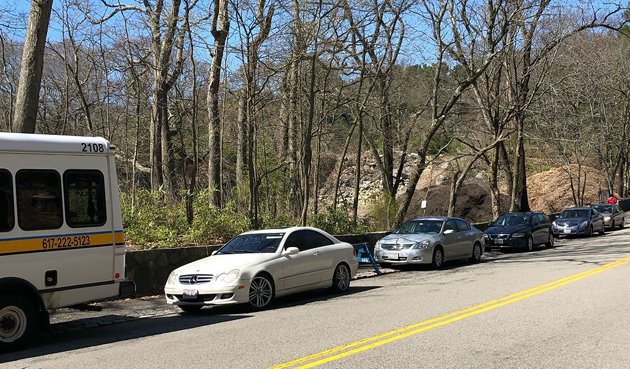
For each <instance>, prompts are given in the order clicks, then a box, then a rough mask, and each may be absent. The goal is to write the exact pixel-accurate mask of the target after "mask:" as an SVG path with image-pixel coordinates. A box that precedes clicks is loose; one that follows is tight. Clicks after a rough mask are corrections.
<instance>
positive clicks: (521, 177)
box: [510, 116, 530, 212]
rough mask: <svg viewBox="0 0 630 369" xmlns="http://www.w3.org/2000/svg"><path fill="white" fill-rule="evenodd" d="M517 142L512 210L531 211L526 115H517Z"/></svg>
mask: <svg viewBox="0 0 630 369" xmlns="http://www.w3.org/2000/svg"><path fill="white" fill-rule="evenodd" d="M516 122H517V123H516V124H517V142H516V172H515V173H514V177H513V183H512V194H511V205H510V211H523V212H526V211H529V210H530V209H529V199H528V196H527V168H526V166H525V132H524V130H525V126H524V117H522V116H520V117H519V116H517V117H516Z"/></svg>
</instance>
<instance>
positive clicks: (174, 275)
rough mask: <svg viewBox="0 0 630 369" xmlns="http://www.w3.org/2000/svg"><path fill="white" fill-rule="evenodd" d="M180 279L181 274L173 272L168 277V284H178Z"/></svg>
mask: <svg viewBox="0 0 630 369" xmlns="http://www.w3.org/2000/svg"><path fill="white" fill-rule="evenodd" d="M178 277H179V274H177V273H175V272H171V274H169V276H168V279H167V280H166V284H177V282H178V279H177V278H178Z"/></svg>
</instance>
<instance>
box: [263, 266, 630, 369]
mask: <svg viewBox="0 0 630 369" xmlns="http://www.w3.org/2000/svg"><path fill="white" fill-rule="evenodd" d="M627 263H630V257H625V258H623V259H619V260H617V261H614V262H611V263H608V264H604V265H602V266H599V267H596V268H592V269H588V270H585V271H583V272H580V273H576V274H573V275H570V276H568V277H565V278H561V279H558V280H555V281H553V282H550V283H546V284H543V285H540V286H537V287H533V288H529V289H526V290H523V291H520V292H516V293H513V294H511V295H507V296H504V297H501V298H498V299H495V300H491V301H488V302H485V303H483V304H479V305H475V306H471V307H469V308H466V309H463V310H458V311H454V312H452V313H448V314H445V315H442V316H439V317H436V318H433V319H429V320H425V321H422V322H418V323H414V324H410V325H407V326H404V327H401V328H397V329H394V330H391V331H388V332H385V333H381V334H378V335H375V336H371V337H367V338H364V339H362V340H359V341H355V342H351V343H348V344H346V345H342V346H338V347H335V348H332V349H329V350H325V351H321V352H318V353H315V354H312V355H308V356H305V357H302V358H299V359H296V360H292V361H289V362H286V363H283V364H280V365H276V366H274V367H272V368H270V369H287V368H291V369H307V368H313V367H316V366H320V365H323V364H326V363H329V362H331V361H335V360H339V359H342V358H344V357H347V356H351V355H356V354H358V353H361V352H363V351H367V350H370V349H373V348H376V347H379V346H383V345H386V344H388V343H391V342H395V341H399V340H402V339H404V338H407V337H410V336H414V335H417V334H420V333H422V332H426V331H428V330H431V329H434V328H438V327H441V326H443V325H447V324H450V323H454V322H457V321H459V320H462V319H466V318H468V317H471V316H474V315H477V314H481V313H483V312H486V311H490V310H494V309H497V308H500V307H502V306H505V305H509V304H513V303H515V302H518V301H520V300H524V299H527V298H530V297H533V296H536V295H539V294H541V293H544V292H548V291H551V290H554V289H556V288H560V287H562V286H565V285H567V284H570V283H573V282H577V281H579V280H582V279H584V278H587V277H590V276H593V275H595V274H599V273H601V272H604V271H606V270H609V269H612V268H615V267H618V266H620V265H624V264H627Z"/></svg>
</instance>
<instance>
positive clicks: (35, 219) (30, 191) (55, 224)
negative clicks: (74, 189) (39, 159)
mask: <svg viewBox="0 0 630 369" xmlns="http://www.w3.org/2000/svg"><path fill="white" fill-rule="evenodd" d="M15 187H16V193H17V206H18V223H19V224H20V228H22V229H23V230H25V231H38V230H44V229H58V228H60V227H61V225H62V224H63V210H62V207H63V206H62V201H61V178H60V176H59V173H57V172H56V171H54V170H34V169H33V170H31V169H25V170H20V171H19V172H17V174H16V176H15Z"/></svg>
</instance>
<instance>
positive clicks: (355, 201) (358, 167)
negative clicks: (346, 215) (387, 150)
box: [352, 112, 363, 226]
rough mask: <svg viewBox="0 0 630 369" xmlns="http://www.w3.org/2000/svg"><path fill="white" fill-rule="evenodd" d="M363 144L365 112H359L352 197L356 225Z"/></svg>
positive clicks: (353, 220) (353, 221)
mask: <svg viewBox="0 0 630 369" xmlns="http://www.w3.org/2000/svg"><path fill="white" fill-rule="evenodd" d="M362 146H363V114H362V113H361V112H359V142H358V144H357V161H356V164H355V165H356V176H355V180H354V197H353V199H352V223H353V224H354V225H355V226H356V225H357V223H358V213H359V185H360V182H361V150H362V149H363V148H362Z"/></svg>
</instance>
